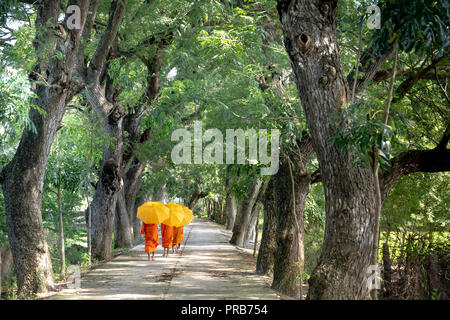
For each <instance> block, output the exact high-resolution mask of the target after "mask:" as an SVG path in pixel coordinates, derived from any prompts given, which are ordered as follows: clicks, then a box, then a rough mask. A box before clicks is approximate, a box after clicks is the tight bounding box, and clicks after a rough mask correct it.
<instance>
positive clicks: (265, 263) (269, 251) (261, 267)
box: [256, 173, 278, 275]
mask: <svg viewBox="0 0 450 320" xmlns="http://www.w3.org/2000/svg"><path fill="white" fill-rule="evenodd" d="M277 174H278V173H277ZM274 185H275V181H274V178H273V177H272V178H271V179H270V181H269V183H268V185H267V190H266V192H265V195H264V197H263V205H264V223H263V233H262V237H261V245H260V246H259V250H258V259H257V262H256V273H258V274H263V275H270V274H271V273H272V272H273V265H274V263H275V260H274V259H275V258H274V255H275V250H276V233H277V220H276V219H277V217H278V214H277V212H276V211H277V210H278V204H277V203H276V202H275V186H274Z"/></svg>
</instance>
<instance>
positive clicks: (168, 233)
mask: <svg viewBox="0 0 450 320" xmlns="http://www.w3.org/2000/svg"><path fill="white" fill-rule="evenodd" d="M161 237H162V246H163V248H164V253H163V257H168V256H169V249H170V248H172V238H173V227H171V226H168V225H166V224H164V223H161Z"/></svg>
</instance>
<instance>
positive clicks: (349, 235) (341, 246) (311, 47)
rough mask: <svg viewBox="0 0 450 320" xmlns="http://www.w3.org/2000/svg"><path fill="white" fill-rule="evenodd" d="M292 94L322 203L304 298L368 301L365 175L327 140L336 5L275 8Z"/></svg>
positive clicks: (338, 89)
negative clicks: (319, 245) (318, 244)
mask: <svg viewBox="0 0 450 320" xmlns="http://www.w3.org/2000/svg"><path fill="white" fill-rule="evenodd" d="M277 9H278V12H279V15H280V21H281V24H282V28H283V34H284V36H285V46H286V50H287V52H288V54H289V57H290V59H291V66H292V69H293V71H294V75H295V81H296V84H297V89H298V92H299V96H300V99H301V102H302V107H303V109H304V112H305V116H306V120H307V123H308V128H309V131H310V134H311V137H312V140H313V144H314V148H315V151H316V155H317V159H318V161H319V167H320V171H321V177H322V182H323V185H324V192H325V199H326V226H325V236H324V244H323V251H322V255H321V258H320V261H319V264H318V265H317V267H316V269H315V270H314V272H313V274H312V276H311V279H310V290H309V294H308V296H309V298H310V299H366V298H367V289H368V288H367V285H366V280H367V276H368V274H367V273H366V271H367V268H368V266H369V265H370V257H371V249H372V247H373V229H374V219H373V215H374V207H375V199H374V192H375V190H374V186H373V177H372V172H371V171H370V169H367V168H360V167H356V168H355V167H353V165H352V164H353V163H354V161H353V160H354V157H355V155H352V154H349V153H347V154H346V155H342V153H341V152H340V150H339V148H338V147H337V145H336V144H332V143H330V142H329V141H330V138H331V137H332V136H333V135H334V134H335V133H336V129H338V126H339V124H337V123H336V122H335V119H336V118H337V115H338V114H339V113H340V112H341V111H342V108H343V107H344V106H345V105H347V101H348V99H347V98H348V97H347V95H348V92H349V90H348V88H347V83H346V79H345V78H344V74H343V70H342V66H341V62H340V53H339V49H338V43H337V38H336V21H337V1H323V0H313V1H306V0H297V1H293V2H292V1H278V5H277Z"/></svg>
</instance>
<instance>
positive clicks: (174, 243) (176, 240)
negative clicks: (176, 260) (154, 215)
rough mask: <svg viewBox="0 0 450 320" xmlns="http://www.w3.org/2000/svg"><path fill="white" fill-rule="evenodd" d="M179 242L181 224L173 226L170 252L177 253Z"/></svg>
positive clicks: (181, 230)
mask: <svg viewBox="0 0 450 320" xmlns="http://www.w3.org/2000/svg"><path fill="white" fill-rule="evenodd" d="M181 242H183V226H181V227H173V239H172V253H173V252H174V251H173V250H174V249H175V252H176V253H178V251H179V250H180V246H181Z"/></svg>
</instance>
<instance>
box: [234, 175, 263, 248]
mask: <svg viewBox="0 0 450 320" xmlns="http://www.w3.org/2000/svg"><path fill="white" fill-rule="evenodd" d="M262 183H263V182H262V180H261V179H259V178H253V181H252V182H251V183H250V185H249V186H248V188H247V192H246V195H245V198H244V200H243V201H242V205H241V207H240V210H239V213H238V214H237V216H236V221H235V223H234V227H233V235H232V237H231V240H230V243H231V244H234V245H237V246H239V247H243V246H244V238H245V232H246V230H247V227H248V224H249V223H250V215H251V213H252V210H253V206H254V205H255V202H256V200H257V198H258V194H259V190H260V188H261V186H262Z"/></svg>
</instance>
